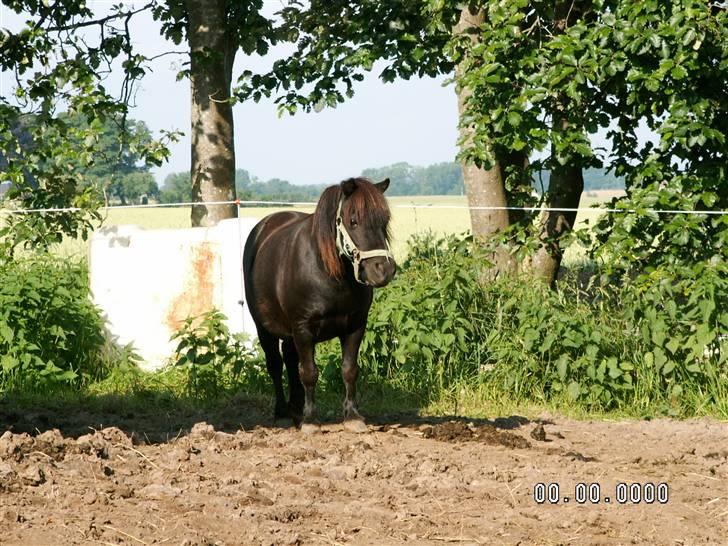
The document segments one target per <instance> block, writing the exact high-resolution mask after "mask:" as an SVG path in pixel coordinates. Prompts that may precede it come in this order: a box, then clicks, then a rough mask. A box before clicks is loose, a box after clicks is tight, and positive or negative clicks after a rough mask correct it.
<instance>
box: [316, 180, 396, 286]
mask: <svg viewBox="0 0 728 546" xmlns="http://www.w3.org/2000/svg"><path fill="white" fill-rule="evenodd" d="M345 183H354V184H355V185H356V189H355V190H354V193H352V194H351V195H350V196H349V199H348V201H347V208H348V210H352V209H351V207H353V210H354V211H356V213H357V216H358V217H359V219H360V221H361V223H362V224H363V226H364V227H365V228H366V229H377V228H381V227H382V226H386V227H387V230H386V232H385V235H386V238H387V241H389V240H390V237H391V234H390V232H389V218H390V213H389V206H388V205H387V200H386V199H385V198H384V195H383V194H382V192H381V191H379V189H378V188H377V187H376V186H375V185H374V184H372V182H371V181H370V180H368V179H366V178H349V179H347V180H344V182H342V183H341V184H336V185H335V186H329V187H328V188H326V189H325V190H324V192H323V193H322V194H321V197H319V200H318V204H317V205H316V210H315V211H314V213H313V226H312V229H313V236H314V237H315V238H316V243H317V244H318V247H319V252H320V253H321V260H322V261H323V263H324V267H325V269H326V272H327V273H328V274H329V276H331V277H333V278H335V279H341V278H342V276H343V275H344V268H343V265H342V262H341V259H340V258H339V251H338V250H337V249H336V212H337V210H338V208H339V201H341V199H342V198H343V197H344V191H343V189H342V184H345Z"/></svg>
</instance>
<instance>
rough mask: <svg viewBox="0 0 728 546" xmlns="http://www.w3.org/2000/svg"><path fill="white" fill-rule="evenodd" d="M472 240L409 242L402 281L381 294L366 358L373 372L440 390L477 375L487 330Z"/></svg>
mask: <svg viewBox="0 0 728 546" xmlns="http://www.w3.org/2000/svg"><path fill="white" fill-rule="evenodd" d="M472 248H473V247H472V244H471V240H470V239H464V240H457V239H456V238H454V237H452V238H449V239H445V240H435V239H434V238H433V237H432V236H428V237H425V238H422V239H419V240H418V239H414V240H412V241H411V247H410V258H409V259H408V260H407V261H406V262H405V263H404V264H403V266H402V267H401V268H400V271H399V272H398V274H397V278H396V280H395V281H394V282H393V283H391V284H390V285H389V286H387V288H386V289H384V290H378V291H376V292H375V302H374V306H373V310H372V312H371V314H370V317H369V322H368V326H367V334H366V336H365V338H364V341H363V343H362V347H361V352H360V355H361V358H362V359H363V361H365V362H367V363H368V364H367V368H368V371H369V372H371V373H374V374H376V375H379V376H383V377H390V378H391V377H394V376H397V375H399V376H401V377H407V378H409V379H410V380H411V381H413V382H417V383H419V387H420V388H424V389H425V390H430V389H432V390H433V391H440V390H442V389H443V388H446V387H448V386H449V385H451V384H452V383H453V382H454V381H456V380H457V379H461V378H467V377H472V376H473V375H474V374H475V372H476V371H477V367H478V362H477V359H473V356H475V355H476V354H477V352H478V344H477V342H475V340H476V339H477V338H478V334H479V332H480V331H481V330H482V328H483V327H484V325H483V324H482V322H481V320H482V318H483V309H482V307H481V304H482V301H481V300H480V298H479V297H478V295H479V294H480V288H479V285H478V275H479V271H480V270H481V269H482V267H484V266H483V264H482V262H481V261H480V260H476V259H473V256H472V254H471V252H472Z"/></svg>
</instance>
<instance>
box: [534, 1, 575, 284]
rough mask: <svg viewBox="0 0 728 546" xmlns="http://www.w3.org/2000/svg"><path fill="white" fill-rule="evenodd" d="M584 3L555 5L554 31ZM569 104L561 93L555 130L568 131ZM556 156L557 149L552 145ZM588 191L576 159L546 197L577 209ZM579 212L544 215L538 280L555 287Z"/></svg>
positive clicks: (561, 170) (559, 170)
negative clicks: (564, 242) (565, 243)
mask: <svg viewBox="0 0 728 546" xmlns="http://www.w3.org/2000/svg"><path fill="white" fill-rule="evenodd" d="M584 7H585V6H584V3H583V2H576V3H575V2H573V1H571V0H566V1H564V0H560V1H558V2H557V3H556V5H555V6H554V32H555V33H563V32H566V30H567V28H568V26H569V21H570V20H576V19H578V18H579V17H581V14H582V13H583V11H584ZM567 106H568V98H567V97H566V96H563V95H562V96H560V97H558V98H557V102H556V107H555V108H554V111H553V131H554V132H561V131H566V130H567V129H568V127H569V121H568V119H567V116H566V114H565V112H566V110H567ZM552 155H555V151H554V150H553V147H552ZM583 191H584V173H583V171H582V167H581V163H579V162H577V161H572V162H571V163H568V164H566V165H560V164H557V166H556V167H554V168H553V169H552V170H551V178H550V180H549V190H548V194H547V199H546V206H547V207H548V208H577V207H578V206H579V201H580V200H581V194H582V192H583ZM576 214H577V213H576V212H561V211H554V212H545V213H543V214H542V216H541V218H540V229H541V232H540V234H539V238H540V239H541V243H542V246H541V247H540V248H539V249H538V250H537V251H536V254H535V255H534V256H533V258H531V260H530V263H529V264H528V265H527V268H528V269H529V270H530V272H531V273H532V274H533V276H534V277H535V278H537V279H541V280H543V281H544V282H546V283H548V284H549V285H551V286H553V285H554V283H555V282H556V277H557V275H558V273H559V268H560V267H561V258H562V257H563V249H562V247H561V238H562V237H563V235H564V234H565V233H567V232H569V231H571V230H572V229H573V228H574V221H575V220H576Z"/></svg>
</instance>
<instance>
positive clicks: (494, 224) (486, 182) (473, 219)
mask: <svg viewBox="0 0 728 546" xmlns="http://www.w3.org/2000/svg"><path fill="white" fill-rule="evenodd" d="M484 20H485V12H484V11H483V10H482V9H481V10H478V11H477V12H475V13H471V12H470V10H469V9H468V7H465V8H463V10H462V11H461V13H460V21H459V22H458V24H457V25H456V26H455V28H454V29H453V32H454V33H455V34H459V33H466V32H468V31H469V30H471V29H475V28H477V27H479V26H480V25H481V24H482V23H483V21H484ZM476 36H479V34H478V33H473V34H471V39H472V40H476V39H478V38H476ZM455 71H456V77H457V79H458V80H459V79H460V77H461V75H462V72H463V68H462V66H461V65H458V66H457V67H456V69H455ZM456 93H457V97H458V112H459V114H460V119H462V118H463V114H464V112H465V107H466V103H467V100H468V98H469V97H470V94H471V91H470V89H468V88H467V87H464V86H462V85H458V86H457V87H456ZM459 131H460V140H461V145H462V146H467V145H468V142H469V141H470V139H471V138H472V134H473V129H472V128H471V127H467V126H464V125H461V126H460V129H459ZM500 160H501V158H496V162H495V163H494V165H493V166H492V168H490V169H482V168H480V167H478V166H476V165H474V164H473V163H468V162H466V161H462V162H461V166H462V170H463V182H464V185H465V193H466V194H467V196H468V206H469V207H500V208H495V209H491V210H487V209H486V210H478V209H477V208H476V209H473V208H471V209H470V223H471V226H472V230H473V237H475V238H480V239H483V240H485V239H489V238H491V237H493V236H494V235H496V234H497V233H498V232H500V231H503V230H505V229H507V228H508V227H509V226H510V218H509V214H508V210H506V209H505V207H507V206H508V195H507V193H506V187H505V178H506V168H507V166H508V165H506V164H503V163H502V162H501V161H500ZM521 161H522V159H521ZM492 259H493V263H494V265H495V274H496V275H498V274H500V275H509V274H513V273H515V272H516V271H517V266H518V263H517V261H516V258H515V257H514V256H513V255H511V253H510V252H509V249H508V247H506V246H502V247H499V248H498V249H497V250H496V252H495V254H494V255H493V257H492Z"/></svg>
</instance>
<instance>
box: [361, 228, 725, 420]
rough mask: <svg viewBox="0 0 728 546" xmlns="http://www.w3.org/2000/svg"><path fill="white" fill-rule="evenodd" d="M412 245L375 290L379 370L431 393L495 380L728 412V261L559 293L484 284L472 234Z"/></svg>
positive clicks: (514, 391) (375, 363) (602, 405)
mask: <svg viewBox="0 0 728 546" xmlns="http://www.w3.org/2000/svg"><path fill="white" fill-rule="evenodd" d="M410 246H411V250H410V258H409V259H408V260H407V261H406V262H405V263H404V264H403V265H402V268H401V270H400V272H399V273H398V276H397V278H396V279H395V280H394V281H393V282H392V283H391V284H390V285H389V286H388V287H387V288H385V289H384V290H381V291H377V293H376V295H375V300H374V303H373V306H372V310H371V313H370V317H369V328H368V330H367V334H366V336H365V340H364V342H363V343H362V350H361V359H362V363H363V365H364V368H365V369H366V371H367V372H368V373H370V374H374V375H375V376H376V377H380V378H386V379H388V380H396V381H398V382H399V383H401V384H405V385H407V386H408V387H409V388H410V389H412V390H413V391H417V392H420V393H422V394H424V395H426V396H428V397H430V398H437V397H438V396H441V395H442V394H443V390H445V391H447V390H448V389H452V388H453V387H454V386H458V387H465V388H468V387H475V386H478V385H480V386H483V385H485V386H488V387H489V389H483V391H482V392H492V393H494V394H497V395H499V396H505V397H508V398H510V399H520V400H530V401H559V400H560V401H563V402H564V403H566V404H569V405H577V406H581V407H584V408H587V409H592V410H611V409H617V408H621V409H627V408H631V409H632V410H635V411H638V412H642V411H648V412H650V411H657V412H669V413H678V414H689V413H694V412H698V411H702V410H703V409H704V408H705V407H706V406H711V405H713V406H716V405H717V406H720V405H721V404H723V406H722V407H725V404H726V398H727V395H728V392H727V391H726V387H725V385H726V384H727V383H728V367H727V365H726V361H727V360H728V351H726V343H725V336H724V335H723V337H721V332H723V333H725V332H726V329H727V327H728V313H727V310H728V301H726V298H727V297H728V274H727V273H728V272H727V271H726V266H725V265H724V264H720V263H711V264H705V265H703V266H700V267H698V266H696V267H695V268H693V269H692V270H691V271H692V272H693V273H692V274H691V275H685V274H684V272H683V274H682V276H679V275H677V272H676V273H675V275H670V274H669V272H668V271H666V270H659V271H660V272H659V273H658V272H656V271H653V272H652V273H651V274H650V275H645V276H642V277H638V278H637V279H636V281H635V282H633V283H630V284H625V285H624V286H622V287H620V286H612V285H605V286H601V287H600V286H596V287H595V286H590V288H589V292H588V293H587V292H585V291H583V290H582V289H580V288H578V287H577V285H576V283H575V282H570V281H567V282H565V283H562V284H561V285H560V287H559V289H558V290H551V289H549V288H547V287H545V286H544V285H543V284H541V283H538V282H535V281H533V280H531V279H514V278H503V279H498V280H494V281H492V282H483V281H481V282H478V279H482V276H481V275H480V274H479V273H480V271H481V268H482V267H483V264H484V257H483V256H482V255H481V254H480V253H479V252H478V251H476V250H474V248H473V245H472V241H471V240H470V239H462V240H457V239H454V238H448V239H442V240H435V239H434V238H432V237H431V236H428V237H425V238H420V239H414V240H413V241H411V242H410ZM590 267H593V264H590ZM600 278H602V277H599V276H598V275H595V276H594V277H593V279H600ZM604 278H606V277H604Z"/></svg>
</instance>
